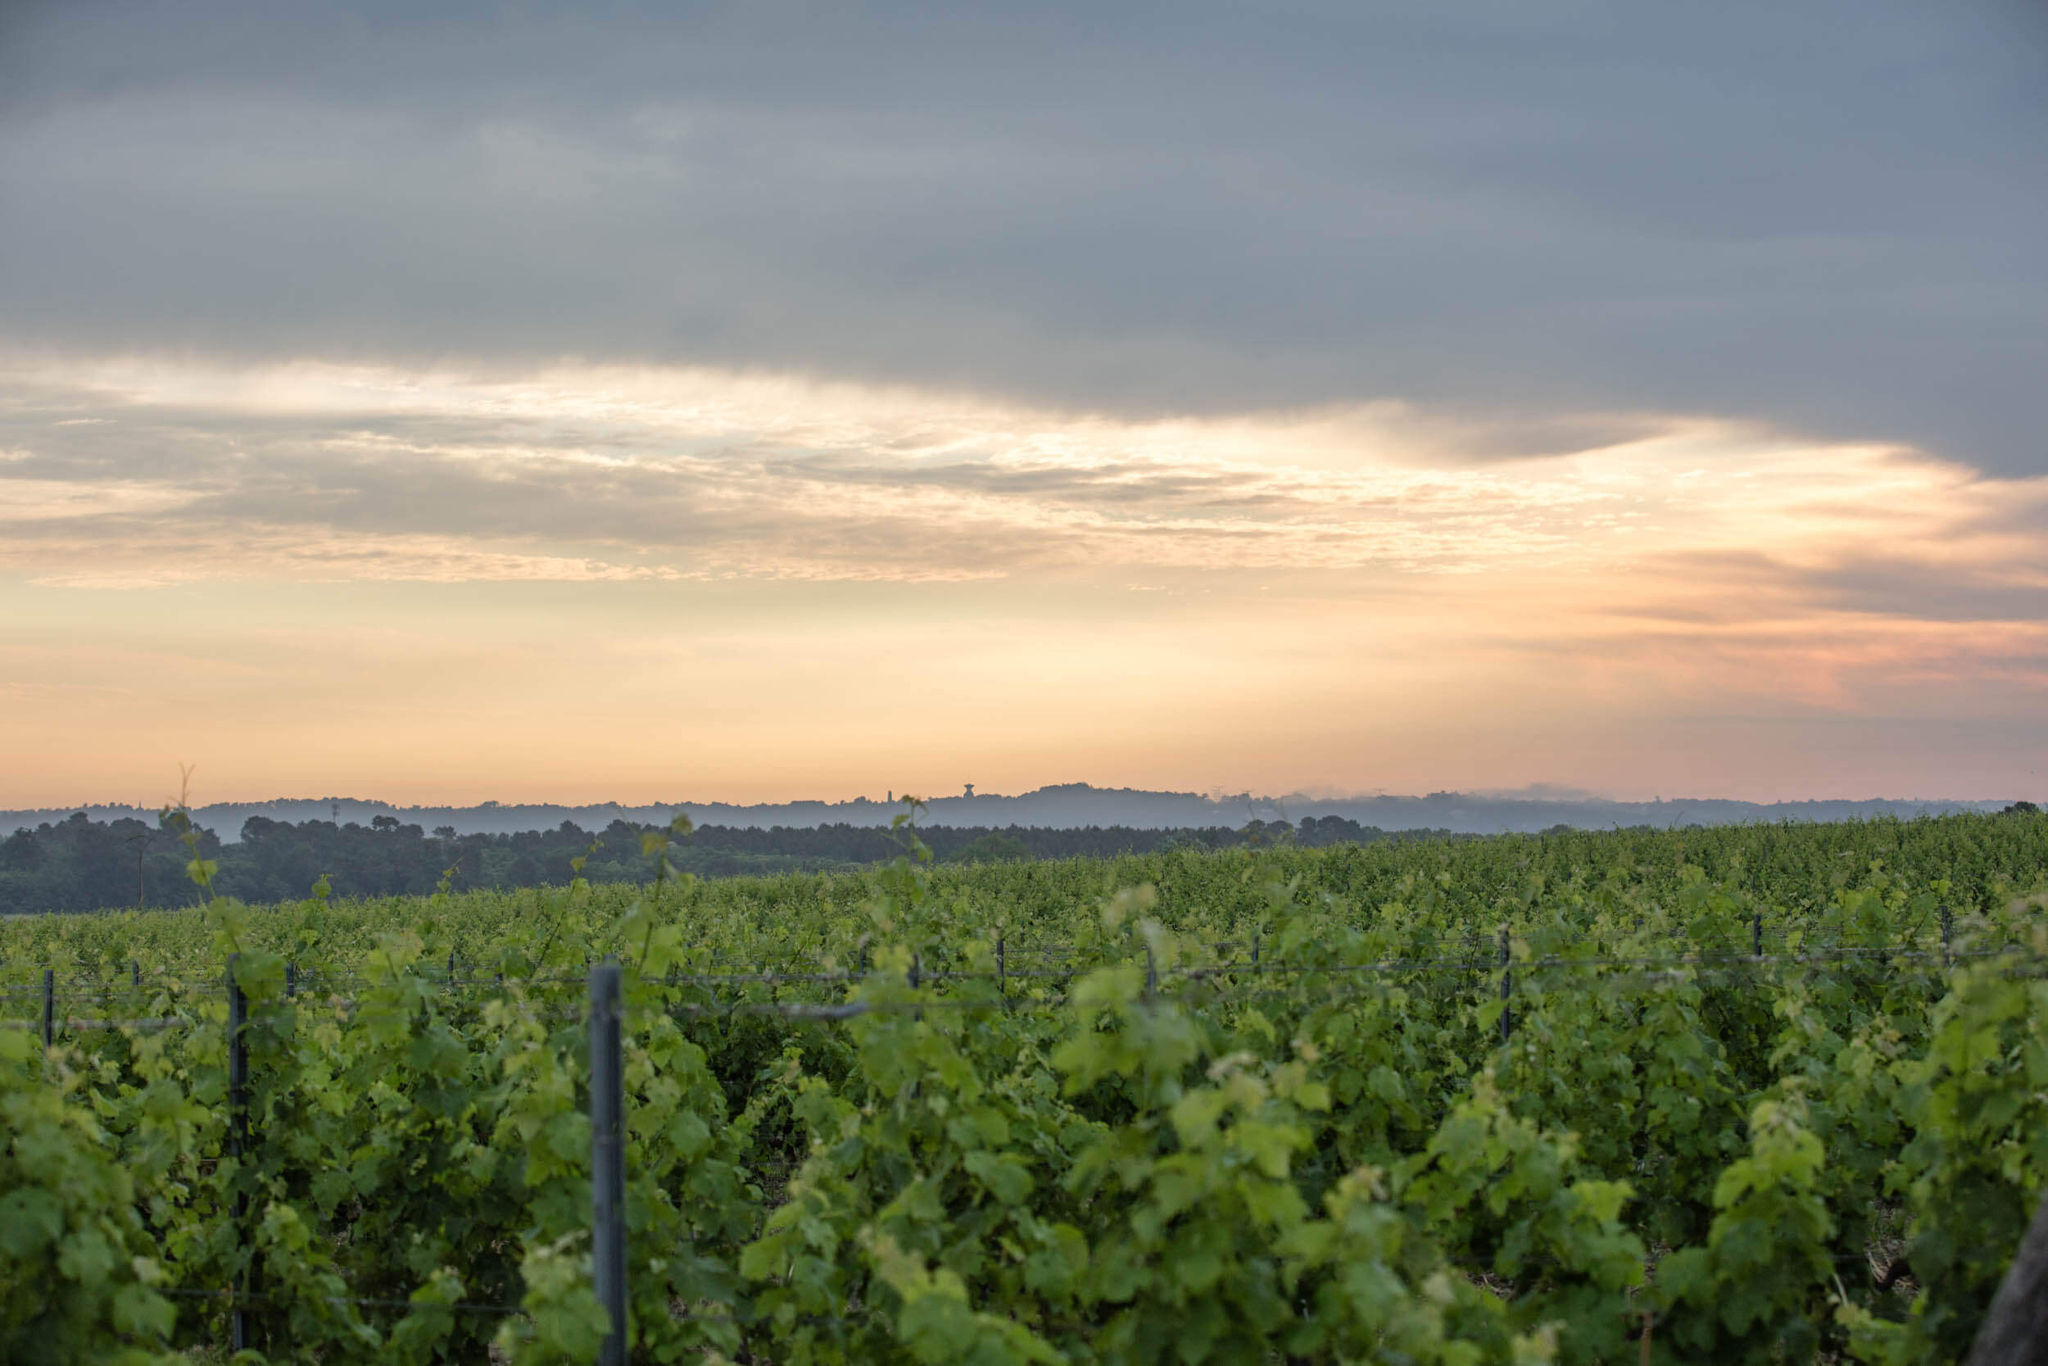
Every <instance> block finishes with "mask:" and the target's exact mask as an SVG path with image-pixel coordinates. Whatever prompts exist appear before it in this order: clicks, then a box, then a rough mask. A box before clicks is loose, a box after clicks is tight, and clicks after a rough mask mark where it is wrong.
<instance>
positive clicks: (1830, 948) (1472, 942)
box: [0, 907, 1960, 997]
mask: <svg viewBox="0 0 2048 1366" xmlns="http://www.w3.org/2000/svg"><path fill="white" fill-rule="evenodd" d="M1954 926H1955V918H1954V915H1953V913H1952V912H1951V911H1950V910H1949V909H1948V908H1947V907H1942V908H1941V910H1940V919H1939V922H1938V933H1939V936H1940V945H1941V947H1940V950H1939V952H1940V953H1941V954H1943V955H1947V956H1950V957H1954V956H1959V953H1960V951H1957V950H1955V949H1954V946H1953V935H1954ZM1638 928H1640V927H1638ZM1742 928H1745V929H1747V930H1748V931H1749V933H1748V936H1747V937H1748V939H1749V941H1750V943H1749V948H1750V952H1749V953H1748V954H1746V955H1745V954H1741V953H1739V951H1734V950H1730V951H1729V952H1728V953H1727V954H1726V955H1725V956H1726V957H1728V958H1730V959H1731V960H1734V959H1740V958H1749V959H1764V958H1768V957H1771V956H1772V955H1767V954H1765V953H1764V948H1765V945H1766V944H1767V943H1770V942H1772V941H1776V942H1778V943H1780V944H1782V945H1784V946H1785V953H1787V954H1792V953H1797V952H1799V950H1795V949H1793V948H1792V946H1791V945H1792V937H1793V936H1794V935H1797V934H1800V933H1801V927H1800V926H1797V925H1788V924H1786V923H1785V922H1784V921H1782V920H1777V921H1774V922H1772V923H1769V924H1767V923H1766V922H1765V917H1764V915H1763V913H1762V912H1757V913H1755V914H1753V915H1752V916H1751V917H1750V918H1749V921H1748V923H1747V925H1745V926H1742ZM1503 932H1511V927H1508V926H1494V927H1489V928H1486V929H1483V930H1482V929H1481V928H1480V927H1477V926H1473V927H1468V928H1467V929H1466V930H1465V931H1464V933H1463V934H1462V935H1461V934H1458V933H1456V932H1451V933H1446V934H1445V935H1444V937H1443V940H1442V942H1443V943H1445V944H1451V943H1462V944H1463V945H1465V946H1467V948H1468V951H1469V952H1468V957H1473V956H1484V952H1485V950H1484V947H1483V946H1484V944H1486V943H1490V942H1491V941H1492V939H1493V937H1494V935H1495V934H1497V933H1503ZM1482 935H1483V936H1484V938H1483V939H1482ZM1006 939H1007V936H1006V934H1005V933H1004V932H1003V931H1000V930H999V931H998V932H997V934H996V935H995V937H994V940H993V942H990V941H982V944H981V947H985V948H988V949H990V950H991V951H992V952H993V954H994V955H995V957H996V959H997V964H996V966H995V967H994V968H993V969H961V968H937V969H933V970H931V971H929V972H928V973H927V974H926V975H927V976H929V977H931V978H933V979H935V980H945V979H948V978H953V979H965V978H972V977H977V976H997V975H1006V976H1012V977H1018V978H1020V979H1028V978H1031V977H1034V976H1050V977H1058V976H1064V975H1068V973H1069V972H1070V971H1071V965H1070V964H1068V963H1066V962H1059V961H1057V960H1065V959H1072V958H1077V957H1084V958H1085V957H1092V956H1095V955H1097V954H1098V953H1099V947H1097V946H1088V945H1079V944H1072V943H1051V944H1045V943H1040V944H1019V945H1009V944H1008V943H1007V942H1006ZM1578 942H1581V943H1591V942H1593V939H1592V937H1591V935H1582V936H1580V938H1579V941H1578ZM1180 947H1181V948H1182V949H1183V950H1184V951H1185V952H1188V953H1191V954H1195V955H1209V956H1212V957H1219V958H1220V957H1222V956H1223V955H1235V954H1236V953H1238V952H1240V951H1243V950H1247V949H1248V950H1249V952H1250V955H1251V956H1250V964H1251V966H1252V967H1253V968H1258V969H1261V970H1280V971H1290V970H1291V971H1311V970H1314V969H1313V968H1311V967H1296V966H1293V965H1286V966H1280V965H1273V966H1272V967H1270V968H1269V966H1268V963H1269V961H1270V960H1268V961H1266V962H1262V949H1263V948H1264V947H1265V945H1264V936H1263V935H1258V934H1255V935H1252V936H1250V937H1248V938H1230V939H1219V940H1205V939H1199V938H1196V939H1188V940H1182V941H1181V943H1180ZM1803 947H1804V945H1803V943H1802V948H1803ZM869 951H870V946H869V945H868V944H867V943H866V942H865V941H862V942H860V943H857V944H855V945H853V946H851V947H850V949H849V950H848V952H847V953H846V954H843V955H841V954H832V953H826V952H822V951H820V952H802V953H797V954H792V955H791V956H789V957H786V958H784V959H781V960H780V961H776V962H747V961H740V960H735V959H731V958H717V957H714V958H712V959H711V960H710V961H709V962H708V963H707V964H706V965H705V966H708V967H713V968H720V969H730V971H720V972H706V971H702V970H697V971H694V972H693V973H692V974H690V976H691V978H692V979H694V980H696V981H699V982H705V983H710V982H733V983H744V982H752V981H762V982H767V983H774V984H780V983H783V982H798V981H814V982H820V983H824V982H836V981H856V980H862V979H864V978H866V977H867V976H869V975H870V974H869V972H868V968H867V958H868V954H869ZM956 951H959V950H958V949H956ZM1913 951H1922V952H1931V951H1932V950H1931V949H1930V948H1929V946H1928V945H1927V944H1926V943H1924V942H1923V940H1922V939H1921V937H1920V936H1919V934H1918V933H1917V926H1916V927H1915V934H1914V937H1913V938H1912V939H1910V940H1906V941H1901V942H1899V943H1897V944H1891V945H1884V944H1862V945H1852V944H1845V943H1839V942H1838V943H1836V944H1833V945H1825V946H1822V948H1821V952H1822V953H1834V954H1841V955H1856V954H1862V955H1867V956H1872V957H1882V956H1895V955H1899V954H1903V953H1907V952H1913ZM1716 952H1717V950H1716V949H1713V948H1710V949H1706V950H1703V951H1702V953H1701V961H1705V960H1706V958H1708V957H1712V956H1715V954H1716ZM848 958H852V959H854V960H856V965H855V966H853V967H848V966H846V965H845V963H846V960H847V959H848ZM1033 960H1040V963H1039V965H1038V966H1033ZM590 961H591V959H590V956H589V955H586V958H585V962H584V964H583V965H582V966H583V968H584V969H585V970H587V969H588V967H589V966H590ZM1013 961H1014V962H1015V964H1016V966H1014V967H1012V966H1010V963H1011V962H1013ZM1439 961H1444V962H1450V963H1463V962H1465V961H1467V959H1466V958H1446V959H1441V960H1439ZM1670 961H1673V962H1676V961H1678V960H1676V959H1673V960H1670ZM1055 963H1056V965H1055ZM464 965H465V964H464V962H463V959H462V955H461V951H460V950H459V949H455V950H451V951H450V952H449V955H448V959H447V965H446V968H445V970H443V969H440V968H438V967H431V966H426V965H414V966H413V968H412V972H413V973H414V974H416V975H417V976H419V977H420V978H421V979H422V980H431V981H439V982H441V983H443V984H446V985H451V986H452V985H484V984H489V985H498V984H501V983H503V982H505V981H507V980H518V981H520V982H523V983H526V984H528V985H543V984H557V985H565V986H568V985H577V984H580V983H581V982H582V981H583V980H584V979H583V976H582V973H581V972H574V971H571V972H531V973H524V974H515V975H514V976H513V977H512V978H508V977H507V976H506V974H503V973H496V972H494V973H491V974H488V975H486V974H483V973H478V972H475V971H474V970H473V968H474V964H473V961H472V962H471V963H470V964H468V966H471V967H472V971H471V973H470V974H468V975H463V974H462V973H461V972H460V968H461V967H462V966H464ZM122 966H123V965H122V964H119V963H110V964H109V965H108V966H107V968H106V969H104V970H102V971H99V972H93V971H89V970H78V971H72V972H67V973H65V974H63V975H62V976H61V977H60V978H59V979H58V980H59V981H60V983H64V984H71V983H80V984H89V985H94V986H100V985H105V984H107V983H108V982H109V980H110V975H115V976H117V975H126V976H128V977H129V979H130V982H129V985H131V986H139V985H142V982H141V977H142V967H141V962H140V960H139V959H134V958H131V959H130V960H129V961H128V963H127V964H126V967H127V972H126V973H125V974H123V973H121V968H122ZM1226 966H1229V963H1227V962H1226V963H1220V964H1217V965H1216V966H1215V967H1214V968H1212V969H1211V970H1221V969H1222V968H1223V967H1226ZM217 968H218V963H217V960H213V959H191V960H185V961H182V962H178V963H175V964H172V963H165V962H163V961H162V960H157V961H155V962H153V963H152V965H151V968H150V972H151V974H152V975H153V976H156V977H169V978H170V979H171V980H172V981H183V980H186V979H187V978H189V977H191V976H196V975H204V974H206V973H208V972H212V971H216V970H217ZM19 970H20V968H19V967H17V966H13V965H7V964H0V974H4V973H5V972H8V971H19ZM1237 970H1244V969H1243V968H1239V969H1237ZM45 971H46V972H47V971H49V969H46V970H45ZM306 976H307V977H308V978H309V979H318V980H320V981H326V982H333V983H344V982H357V981H368V980H374V979H373V977H372V976H371V975H370V974H366V973H363V972H361V971H360V970H357V969H344V970H341V971H334V970H330V969H308V970H306ZM35 990H36V988H35V987H34V986H32V985H30V984H26V983H16V984H4V985H0V997H6V996H9V995H14V994H18V993H23V992H27V993H31V994H32V993H33V992H34V991H35Z"/></svg>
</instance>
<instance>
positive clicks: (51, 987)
mask: <svg viewBox="0 0 2048 1366" xmlns="http://www.w3.org/2000/svg"><path fill="white" fill-rule="evenodd" d="M56 1041H57V970H56V969H55V968H44V969H43V1047H44V1048H48V1047H49V1046H50V1045H51V1044H53V1043H55V1042H56Z"/></svg>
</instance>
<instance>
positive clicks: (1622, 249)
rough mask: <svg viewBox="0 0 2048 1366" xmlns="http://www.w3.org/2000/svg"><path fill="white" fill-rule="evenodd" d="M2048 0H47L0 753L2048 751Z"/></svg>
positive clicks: (2020, 766) (1182, 764) (468, 770)
mask: <svg viewBox="0 0 2048 1366" xmlns="http://www.w3.org/2000/svg"><path fill="white" fill-rule="evenodd" d="M2043 222H2048V11H2044V10H2042V9H2041V8H2040V7H2039V6H2038V5H2036V4H2033V3H2030V0H2012V2H2011V3H1999V2H1997V0H1981V2H1979V0H1964V2H1962V3H1954V4H1945V5H1939V6H1929V5H1925V4H1921V3H1903V2H1902V3H1886V2H1884V0H1874V2H1867V3H1854V4H1849V3H1844V4H1833V3H1824V2H1823V3H1809V4H1803V5H1799V6H1781V5H1774V4H1744V3H1730V4H1723V5H1715V6H1642V5H1636V4H1624V3H1614V4H1605V3H1569V2H1566V3H1556V4H1547V5H1543V6H1529V5H1526V4H1522V3H1505V2H1504V3H1493V4H1489V3H1472V4H1460V5H1451V6H1446V5H1441V4H1437V3H1413V4H1357V3H1345V4H1332V5H1327V6H1323V5H1307V4H1274V5H1264V6H1256V7H1254V6H1223V5H1214V4H1208V3H1203V2H1202V0H1188V2H1187V3H1178V4H1174V5H1161V6H1145V5H1130V6H1118V7H1103V6H1096V5H1076V6H1059V5H1043V4H1035V5H1031V6H1022V5H1011V6H973V5H963V6H950V7H931V6H907V5H906V6H895V5H886V4H877V5H844V4H841V5H815V6H813V5H796V4H779V3H767V4H749V5H732V6H691V5H680V4H678V5H660V6H652V5H650V6H645V7H641V6H610V5H602V4H579V5H575V6H566V5H565V6H553V5H548V4H543V3H538V2H537V0H536V2H534V3H523V4H518V5H509V4H508V5H484V4H474V5H471V4H441V5H435V6H430V7H423V6H416V5H397V4H391V5H379V4H375V3H370V4H352V5H348V6H339V5H337V6H313V5H301V4H294V3H279V2H278V0H271V2H270V3H263V4H233V3H221V2H220V0H183V2H182V3H176V4H171V3H163V4H103V3H99V2H98V0H66V3H63V4H42V3H38V2H37V0H14V3H9V4H6V5H0V806H15V807H27V806H53V805H62V804H66V803H76V802H86V801H138V802H144V803H150V802H156V801H160V800H162V799H163V798H164V797H165V796H167V795H170V794H171V793H172V792H174V791H175V789H176V787H177V784H178V766H179V765H180V764H181V763H185V764H193V765H196V770H195V777H194V783H193V790H194V796H195V799H196V800H202V801H216V800H250V799H257V798H263V797H271V796H315V795H326V794H334V793H340V794H350V795H359V796H365V797H370V796H374V797H378V798H382V799H386V800H394V801H407V802H424V801H438V802H462V801H480V800H485V799H493V798H495V799H499V800H508V801H510V800H554V801H601V800H620V801H651V800H665V799H677V800H680V799H684V798H690V799H696V800H713V799H722V800H733V801H760V800H784V799H790V798H803V797H827V798H844V797H849V796H853V795H859V794H867V795H875V796H879V795H881V794H882V793H883V792H884V791H887V790H893V791H895V792H899V793H900V792H904V791H920V792H928V793H948V792H956V791H958V790H959V789H960V788H961V786H962V784H963V783H965V782H968V781H972V782H973V783H975V784H976V787H977V789H978V790H980V791H985V792H987V791H1021V790H1026V789H1029V788H1032V787H1036V786H1038V785H1040V784H1043V783H1053V782H1065V781H1075V780H1085V781H1091V782H1096V783H1099V784H1103V785H1115V786H1137V787H1164V788H1174V789H1181V790H1195V791H1218V792H1237V791H1247V790H1249V791H1254V792H1265V793H1274V794H1278V793H1285V792H1304V793H1314V794H1319V795H1337V794H1352V793H1370V792H1380V791H1385V792H1423V791H1433V790H1440V789H1466V790H1472V789H1487V790H1501V789H1512V788H1516V787H1520V786H1523V785H1529V784H1555V785H1562V786H1566V787H1571V788H1575V789H1581V790H1588V791H1594V792H1600V793H1604V794H1608V795H1613V796H1620V797H1649V796H1652V795H1663V796H1666V797H1670V796H1676V795H1695V796H1708V795H1712V796H1732V797H1743V798H1750V799H1756V800H1772V799H1787V798H1806V797H1833V796H1849V797H1867V796H1892V797H1955V798H2007V797H2022V796H2027V797H2033V798H2035V799H2037V800H2038V799H2040V798H2041V797H2042V796H2043V795H2044V794H2048V762H2044V759H2048V438H2044V437H2043V434H2042V433H2043V421H2042V418H2043V402H2042V393H2043V377H2044V376H2048V233H2043V232H2042V231H2041V227H2040V225H2041V224H2042V223H2043Z"/></svg>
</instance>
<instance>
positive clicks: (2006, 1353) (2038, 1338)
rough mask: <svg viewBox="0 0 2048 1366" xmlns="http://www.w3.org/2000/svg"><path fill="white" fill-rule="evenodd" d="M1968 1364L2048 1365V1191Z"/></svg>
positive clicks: (2006, 1365)
mask: <svg viewBox="0 0 2048 1366" xmlns="http://www.w3.org/2000/svg"><path fill="white" fill-rule="evenodd" d="M1963 1366H2048V1193H2044V1194H2043V1195H2042V1197H2041V1203H2040V1204H2039V1205H2037V1206H2035V1208H2034V1222H2033V1224H2032V1225H2030V1226H2029V1227H2028V1229H2027V1236H2026V1237H2024V1238H2022V1239H2020V1250H2019V1251H2018V1252H2015V1253H2014V1254H2013V1258H2012V1265H2011V1266H2010V1267H2008V1268H2007V1269H2006V1273H2005V1280H2004V1281H2003V1282H2001V1283H2000V1284H1999V1287H1998V1293H1997V1294H1996V1295H1994V1296H1992V1299H1991V1309H1990V1311H1989V1312H1988V1313H1986V1314H1985V1315H1984V1323H1983V1325H1982V1326H1981V1327H1979V1328H1978V1329H1977V1340H1976V1341H1975V1342H1974V1343H1972V1344H1970V1355H1969V1356H1968V1357H1966V1358H1964V1360H1963Z"/></svg>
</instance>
